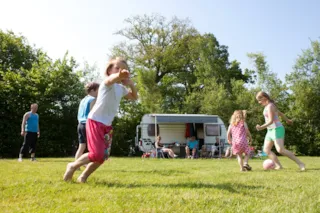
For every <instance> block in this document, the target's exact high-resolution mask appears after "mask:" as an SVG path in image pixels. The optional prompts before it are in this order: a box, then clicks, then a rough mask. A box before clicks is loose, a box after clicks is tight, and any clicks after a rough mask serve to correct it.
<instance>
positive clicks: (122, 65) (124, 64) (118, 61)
mask: <svg viewBox="0 0 320 213" xmlns="http://www.w3.org/2000/svg"><path fill="white" fill-rule="evenodd" d="M116 64H119V66H120V68H121V69H126V70H129V66H128V63H127V61H126V60H125V59H124V58H121V57H115V58H111V59H110V60H109V62H108V64H107V68H106V72H105V74H106V75H107V76H108V75H109V71H110V70H111V69H112V68H113V66H114V65H116Z"/></svg>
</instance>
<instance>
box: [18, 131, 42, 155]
mask: <svg viewBox="0 0 320 213" xmlns="http://www.w3.org/2000/svg"><path fill="white" fill-rule="evenodd" d="M37 140H38V133H37V132H26V134H25V135H24V141H23V144H22V147H21V149H20V154H25V153H26V151H27V150H28V149H29V153H36V144H37Z"/></svg>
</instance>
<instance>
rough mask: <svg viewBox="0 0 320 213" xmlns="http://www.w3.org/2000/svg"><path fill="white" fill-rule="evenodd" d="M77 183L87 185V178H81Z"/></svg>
mask: <svg viewBox="0 0 320 213" xmlns="http://www.w3.org/2000/svg"><path fill="white" fill-rule="evenodd" d="M77 182H78V183H85V182H87V178H85V177H83V176H79V177H78V179H77Z"/></svg>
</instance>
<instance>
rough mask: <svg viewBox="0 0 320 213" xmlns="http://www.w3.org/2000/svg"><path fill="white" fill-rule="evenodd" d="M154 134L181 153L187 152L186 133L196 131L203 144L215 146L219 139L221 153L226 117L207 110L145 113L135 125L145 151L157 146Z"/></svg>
mask: <svg viewBox="0 0 320 213" xmlns="http://www.w3.org/2000/svg"><path fill="white" fill-rule="evenodd" d="M155 135H160V136H161V141H162V143H163V144H164V145H165V146H166V145H169V144H176V145H178V146H173V147H172V148H173V151H174V152H175V153H176V154H179V156H180V157H184V156H185V151H184V148H185V145H186V143H187V137H189V136H191V135H195V136H196V138H197V140H199V149H201V146H202V145H204V144H205V145H207V147H210V145H211V146H214V145H215V143H216V141H219V140H217V139H220V149H219V157H221V153H222V152H224V147H225V143H226V142H227V131H226V127H225V125H224V123H223V121H222V120H221V119H220V117H219V116H217V115H204V114H145V115H144V116H143V117H142V120H141V123H140V124H139V125H138V126H137V127H136V139H135V140H136V141H135V144H136V146H138V147H139V149H140V150H141V151H142V152H150V151H151V150H152V149H154V142H155Z"/></svg>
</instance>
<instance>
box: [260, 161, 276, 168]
mask: <svg viewBox="0 0 320 213" xmlns="http://www.w3.org/2000/svg"><path fill="white" fill-rule="evenodd" d="M275 167H276V164H275V163H274V162H273V161H272V160H271V159H267V160H265V161H263V169H264V170H270V169H274V168H275Z"/></svg>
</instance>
